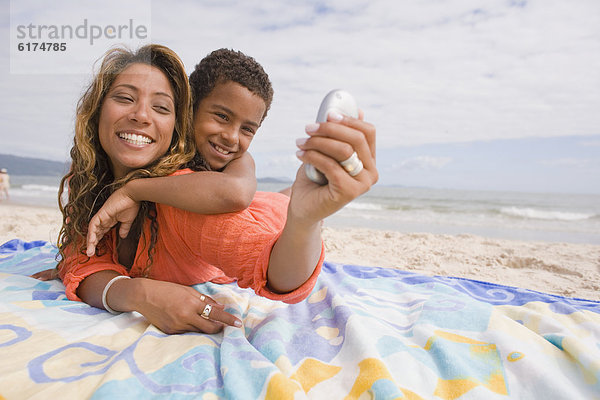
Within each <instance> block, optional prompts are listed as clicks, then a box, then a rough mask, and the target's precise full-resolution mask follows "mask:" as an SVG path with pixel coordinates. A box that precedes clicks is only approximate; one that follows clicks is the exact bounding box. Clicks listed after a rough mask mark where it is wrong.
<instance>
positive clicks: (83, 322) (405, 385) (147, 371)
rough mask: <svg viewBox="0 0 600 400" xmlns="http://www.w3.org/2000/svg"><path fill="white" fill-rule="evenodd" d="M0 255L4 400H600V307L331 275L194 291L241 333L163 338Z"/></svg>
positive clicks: (29, 248) (50, 261) (49, 254)
mask: <svg viewBox="0 0 600 400" xmlns="http://www.w3.org/2000/svg"><path fill="white" fill-rule="evenodd" d="M56 252H57V250H56V248H55V247H54V246H52V245H51V244H49V243H47V242H42V241H36V242H22V241H20V240H16V239H15V240H12V241H10V242H7V243H5V244H4V245H2V246H0V399H3V398H5V399H55V398H64V399H73V398H77V399H83V398H92V399H151V398H169V399H217V398H230V399H292V398H293V399H301V398H310V399H366V398H372V399H461V400H462V399H486V400H489V399H507V398H511V399H600V303H598V302H594V301H587V300H580V299H571V298H564V297H559V296H552V295H548V294H543V293H538V292H533V291H529V290H524V289H518V288H511V287H505V286H499V285H493V284H490V283H485V282H477V281H472V280H466V279H457V278H444V277H427V276H422V275H417V274H413V273H409V272H404V271H400V270H393V269H386V268H376V267H364V266H355V265H340V264H334V263H329V262H326V263H325V265H324V268H323V272H322V274H321V275H320V277H319V280H318V283H317V285H316V287H315V288H314V290H313V292H312V293H311V295H310V296H309V298H308V299H306V300H305V301H303V302H301V303H299V304H294V305H287V304H284V303H280V302H275V301H271V300H268V299H264V298H261V297H258V296H256V295H255V294H254V293H253V292H251V291H249V290H245V289H240V288H239V287H237V286H236V285H235V284H228V285H216V284H211V283H206V284H202V285H197V286H196V287H197V289H198V290H200V291H201V292H203V293H207V294H209V295H211V296H212V297H214V298H215V299H216V300H217V301H219V302H220V303H222V304H227V305H228V309H227V310H228V311H229V312H231V313H234V314H236V315H237V316H239V317H240V318H241V319H242V320H243V323H244V326H243V328H242V329H237V328H232V327H227V328H225V330H224V331H223V332H222V333H219V334H214V335H208V334H197V333H188V334H183V335H165V334H163V333H162V332H160V331H159V330H157V329H156V328H154V327H153V326H152V325H149V324H148V323H147V322H146V321H145V319H144V318H143V317H142V316H141V315H139V314H137V313H125V314H120V315H116V316H113V315H111V314H109V313H107V312H106V311H104V310H100V309H97V308H94V307H90V306H88V305H86V304H83V303H80V302H73V301H69V300H67V299H66V297H65V294H64V286H63V285H62V284H61V283H60V282H59V281H51V282H41V281H37V280H35V279H32V278H30V277H28V275H29V274H31V273H34V272H37V271H39V270H43V269H47V268H51V267H53V266H54V265H55V255H56Z"/></svg>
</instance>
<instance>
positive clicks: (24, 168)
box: [0, 154, 69, 176]
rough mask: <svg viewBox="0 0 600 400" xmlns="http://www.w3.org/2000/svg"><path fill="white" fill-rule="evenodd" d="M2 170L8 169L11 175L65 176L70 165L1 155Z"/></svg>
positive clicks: (0, 164)
mask: <svg viewBox="0 0 600 400" xmlns="http://www.w3.org/2000/svg"><path fill="white" fill-rule="evenodd" d="M0 168H6V169H7V170H8V173H9V174H10V175H35V176H63V175H64V174H65V173H66V172H67V171H68V168H69V163H66V162H64V163H62V162H59V161H50V160H43V159H41V158H31V157H19V156H13V155H10V154H0Z"/></svg>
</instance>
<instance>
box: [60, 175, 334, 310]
mask: <svg viewBox="0 0 600 400" xmlns="http://www.w3.org/2000/svg"><path fill="white" fill-rule="evenodd" d="M190 172H191V171H190V170H182V171H178V173H177V174H182V173H190ZM288 202H289V198H288V197H287V196H285V195H282V194H280V193H272V192H257V193H256V195H255V197H254V199H253V201H252V203H251V204H250V207H248V208H247V209H245V210H243V211H240V212H236V213H228V214H216V215H202V214H195V213H192V212H188V211H184V210H180V209H178V208H175V207H171V206H166V205H163V204H156V212H157V221H158V237H157V241H156V244H155V249H154V250H155V251H154V253H153V257H152V265H151V267H150V270H149V274H148V276H147V277H148V278H151V279H157V280H162V281H169V282H175V283H179V284H182V285H194V284H197V283H203V282H214V283H229V282H233V281H237V283H238V285H239V286H240V287H243V288H247V287H248V288H251V289H253V290H254V291H255V292H256V293H257V294H258V295H260V296H264V297H267V298H270V299H273V300H281V301H284V302H286V303H297V302H299V301H301V300H303V299H304V298H306V297H307V296H308V295H309V293H310V292H311V290H312V288H313V287H314V285H315V283H316V280H317V277H318V275H319V273H320V272H321V266H322V264H323V259H324V249H323V245H322V248H321V256H320V258H319V262H318V264H317V266H316V268H315V270H314V272H313V274H312V275H311V277H310V278H309V279H308V280H307V281H306V282H305V283H304V284H302V286H300V287H299V288H298V289H296V290H294V291H293V292H289V293H285V294H278V293H274V292H272V291H270V290H269V289H268V288H267V268H268V265H269V259H270V255H271V249H272V248H273V245H274V244H275V242H276V241H277V239H278V238H279V236H280V235H281V232H282V230H283V227H284V225H285V221H286V216H287V205H288ZM143 235H144V236H143V237H146V238H149V237H150V223H149V221H147V222H146V224H145V226H144V232H143ZM116 239H117V233H116V230H115V229H112V230H111V231H110V232H109V233H108V234H107V235H106V238H105V240H106V246H105V247H104V248H105V249H107V251H106V252H104V253H103V255H100V256H94V257H91V258H89V259H88V257H87V256H85V255H82V254H79V255H77V256H72V257H71V256H69V257H67V259H66V260H65V262H63V263H62V264H61V267H60V270H59V273H60V277H61V279H62V280H63V283H64V285H65V287H66V293H67V297H68V298H69V299H71V300H79V301H81V299H80V298H79V297H78V296H77V287H78V286H79V283H80V282H81V281H82V280H83V279H84V278H85V277H87V276H89V275H91V274H93V273H95V272H99V271H103V270H113V271H116V272H117V273H119V274H122V275H129V276H131V277H141V276H143V270H144V268H145V267H146V265H148V250H147V249H146V248H145V246H144V243H145V241H144V240H143V238H142V239H140V244H139V245H138V248H137V252H136V256H135V260H134V263H133V265H132V267H131V269H130V270H129V271H128V270H127V269H126V268H125V267H124V266H123V265H121V264H120V263H119V262H118V254H117V251H116V248H117V246H116Z"/></svg>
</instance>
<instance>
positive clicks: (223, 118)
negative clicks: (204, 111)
mask: <svg viewBox="0 0 600 400" xmlns="http://www.w3.org/2000/svg"><path fill="white" fill-rule="evenodd" d="M215 115H216V116H217V117H219V118H220V119H222V120H224V121H227V120H229V118H227V115H225V114H222V113H215Z"/></svg>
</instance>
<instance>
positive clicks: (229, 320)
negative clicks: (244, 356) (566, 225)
mask: <svg viewBox="0 0 600 400" xmlns="http://www.w3.org/2000/svg"><path fill="white" fill-rule="evenodd" d="M142 284H143V285H144V286H145V287H144V289H143V290H142V293H144V296H143V297H142V300H143V301H142V302H141V303H140V304H139V306H137V307H136V311H138V312H139V313H141V314H142V315H143V316H144V317H146V319H147V320H148V322H150V323H151V324H152V325H154V326H156V327H157V328H158V329H160V330H161V331H163V332H165V333H167V334H176V333H184V332H203V333H217V332H220V331H221V330H223V327H224V326H225V325H230V326H237V327H241V326H242V322H241V321H240V320H239V319H238V318H236V317H235V316H233V315H232V314H230V313H228V312H226V311H225V310H224V306H223V305H221V304H219V303H217V302H216V301H215V300H213V299H212V298H210V297H209V296H205V295H203V294H201V293H199V292H198V291H197V290H195V289H194V288H192V287H189V286H183V285H179V284H176V283H171V282H164V281H155V280H151V279H144V281H143V282H142ZM207 304H208V305H210V306H211V308H212V310H211V311H210V313H209V316H208V319H206V318H204V317H202V313H203V312H204V310H205V308H206V305H207Z"/></svg>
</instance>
